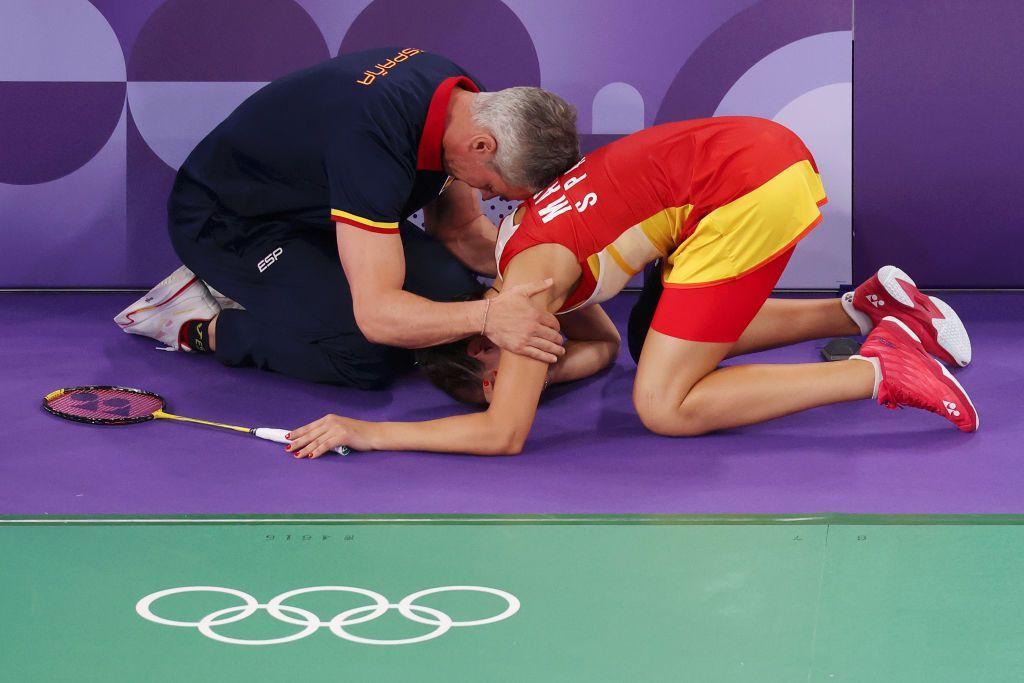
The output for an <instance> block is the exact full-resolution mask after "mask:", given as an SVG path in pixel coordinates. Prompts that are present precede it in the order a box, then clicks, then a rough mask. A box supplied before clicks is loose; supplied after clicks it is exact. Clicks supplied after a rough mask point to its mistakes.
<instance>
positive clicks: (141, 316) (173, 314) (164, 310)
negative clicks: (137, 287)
mask: <svg viewBox="0 0 1024 683" xmlns="http://www.w3.org/2000/svg"><path fill="white" fill-rule="evenodd" d="M219 312H220V307H219V306H218V305H217V302H216V300H215V299H214V298H213V295H212V294H210V291H209V290H208V289H207V288H206V285H205V284H203V281H202V280H200V279H199V278H198V277H197V276H196V274H195V273H193V272H192V271H191V270H189V269H188V268H187V267H186V266H182V267H181V268H178V269H177V270H176V271H174V272H173V273H171V274H170V275H168V276H167V277H166V278H165V279H164V280H163V281H162V282H160V284H158V285H157V286H156V287H154V288H153V289H151V290H149V292H147V293H146V295H145V296H144V297H142V298H141V299H139V300H138V301H136V302H135V303H133V304H132V305H131V306H129V307H128V308H126V309H124V310H123V311H121V312H120V313H118V314H117V316H115V317H114V322H115V323H117V325H118V326H119V327H120V328H121V329H122V330H124V331H125V332H127V333H128V334H139V335H142V336H144V337H150V338H152V339H156V340H157V341H159V342H161V343H163V344H164V345H165V347H166V348H164V349H163V350H165V351H191V350H192V349H190V348H189V347H188V345H187V344H184V343H182V342H181V341H180V339H179V337H180V333H181V326H182V325H184V324H185V323H187V322H188V321H190V320H210V319H212V318H213V317H214V316H215V315H217V313H219Z"/></svg>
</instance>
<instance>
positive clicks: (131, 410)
mask: <svg viewBox="0 0 1024 683" xmlns="http://www.w3.org/2000/svg"><path fill="white" fill-rule="evenodd" d="M47 405H48V406H49V407H50V408H51V409H52V410H54V411H56V412H58V413H63V414H64V415H67V416H70V417H76V418H81V419H85V420H97V421H111V422H120V421H124V420H137V419H140V418H144V417H148V416H150V415H152V414H153V413H155V412H156V411H158V410H161V409H162V408H163V407H164V405H165V404H164V401H163V400H162V399H161V398H160V397H159V396H155V395H150V394H143V393H136V392H134V391H126V390H124V389H116V388H110V389H105V388H89V389H81V390H73V391H70V392H67V393H64V394H62V395H60V396H57V397H55V398H53V399H51V400H49V401H48V402H47Z"/></svg>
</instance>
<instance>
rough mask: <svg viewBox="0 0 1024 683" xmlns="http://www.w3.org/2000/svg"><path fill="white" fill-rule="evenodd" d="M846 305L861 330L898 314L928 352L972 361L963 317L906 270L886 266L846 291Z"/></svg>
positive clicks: (959, 362) (864, 331)
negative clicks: (922, 288)
mask: <svg viewBox="0 0 1024 683" xmlns="http://www.w3.org/2000/svg"><path fill="white" fill-rule="evenodd" d="M843 308H844V309H845V310H846V312H847V313H848V314H849V316H850V317H851V318H853V320H854V322H856V323H857V325H858V326H859V327H860V330H861V334H869V333H870V331H871V329H872V328H873V327H874V326H875V325H877V324H878V321H880V320H881V319H882V318H884V317H885V316H892V317H894V318H897V319H898V320H900V321H901V322H903V324H904V325H906V326H907V327H909V328H910V329H911V330H913V331H914V334H916V335H917V336H918V338H919V339H920V340H921V343H922V344H923V345H924V348H925V350H926V351H928V353H930V354H932V355H933V356H935V357H937V358H938V359H939V360H942V361H944V362H946V363H955V364H957V365H959V366H961V367H963V366H965V365H967V364H968V363H970V362H971V339H970V337H968V336H967V330H966V329H965V328H964V324H963V323H962V322H960V317H959V316H958V315H957V314H956V312H955V311H954V310H953V309H952V308H951V307H950V305H949V304H947V303H946V302H945V301H943V300H942V299H937V298H935V297H933V296H927V295H925V294H922V293H921V291H920V290H919V289H918V288H917V285H915V284H914V281H913V280H911V279H910V276H908V275H907V274H906V273H904V272H903V271H902V270H900V269H899V268H897V267H896V266H885V267H883V268H881V269H879V271H878V272H877V273H875V274H874V275H873V276H872V277H871V278H870V279H869V280H867V281H866V282H864V283H863V284H862V285H861V286H860V287H858V288H857V289H855V290H854V291H852V292H847V293H846V294H844V295H843Z"/></svg>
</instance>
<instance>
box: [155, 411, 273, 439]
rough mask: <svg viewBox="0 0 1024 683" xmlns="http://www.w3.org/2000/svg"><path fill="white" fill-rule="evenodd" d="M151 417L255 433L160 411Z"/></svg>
mask: <svg viewBox="0 0 1024 683" xmlns="http://www.w3.org/2000/svg"><path fill="white" fill-rule="evenodd" d="M153 417H155V418H157V419H159V420H177V421H179V422H193V423H195V424H200V425H206V426H208V427H221V428H222V429H233V430H235V431H236V432H245V433H246V434H254V433H255V431H256V430H254V429H250V428H249V427H237V426H235V425H228V424H223V423H221V422H210V421H209V420H197V419H196V418H194V417H182V416H181V415H172V414H171V413H165V412H164V411H162V410H158V411H156V412H155V413H153Z"/></svg>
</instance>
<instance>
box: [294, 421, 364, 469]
mask: <svg viewBox="0 0 1024 683" xmlns="http://www.w3.org/2000/svg"><path fill="white" fill-rule="evenodd" d="M373 426H374V425H373V423H372V422H364V421H362V420H353V419H352V418H348V417H342V416H341V415H325V416H324V417H321V418H320V419H319V420H317V421H316V422H310V423H309V424H308V425H306V426H304V427H299V428H298V429H293V430H292V431H291V432H290V433H289V434H288V439H289V440H290V441H291V445H289V446H288V448H287V450H288V452H289V453H291V454H292V455H294V456H295V457H296V458H319V457H320V456H321V455H323V454H324V453H327V452H329V451H330V450H331V449H332V448H337V447H339V446H348V447H349V448H353V449H355V450H357V451H370V450H373V447H372V446H371V444H370V432H371V430H372V429H373Z"/></svg>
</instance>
